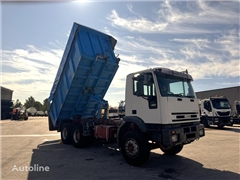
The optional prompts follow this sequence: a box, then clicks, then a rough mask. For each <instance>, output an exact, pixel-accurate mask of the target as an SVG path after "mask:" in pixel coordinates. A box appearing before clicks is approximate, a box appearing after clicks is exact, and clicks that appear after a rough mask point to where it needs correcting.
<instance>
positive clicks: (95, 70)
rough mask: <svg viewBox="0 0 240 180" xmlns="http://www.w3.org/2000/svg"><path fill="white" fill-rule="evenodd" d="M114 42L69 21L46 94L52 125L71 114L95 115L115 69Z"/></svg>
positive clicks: (83, 116)
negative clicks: (52, 82)
mask: <svg viewBox="0 0 240 180" xmlns="http://www.w3.org/2000/svg"><path fill="white" fill-rule="evenodd" d="M116 43H117V41H116V40H115V39H114V38H113V37H111V36H109V35H106V34H104V33H101V32H98V31H96V30H93V29H90V28H88V27H85V26H82V25H79V24H77V23H74V24H73V27H72V30H71V33H70V36H69V39H68V43H67V46H66V49H65V51H64V54H63V58H62V61H61V64H60V66H59V69H58V72H57V75H56V78H55V81H54V84H53V87H52V90H51V93H50V97H49V118H50V119H51V121H52V124H53V126H54V127H58V126H59V124H60V122H61V121H62V120H66V119H70V118H71V117H74V116H79V117H81V118H93V117H94V116H95V114H96V112H97V110H98V106H99V105H101V103H102V100H103V98H104V96H105V94H106V92H107V90H108V88H109V85H110V83H111V81H112V79H113V77H114V75H115V74H116V71H117V69H118V62H119V60H118V59H117V58H116V57H115V55H114V52H113V50H114V47H115V45H116Z"/></svg>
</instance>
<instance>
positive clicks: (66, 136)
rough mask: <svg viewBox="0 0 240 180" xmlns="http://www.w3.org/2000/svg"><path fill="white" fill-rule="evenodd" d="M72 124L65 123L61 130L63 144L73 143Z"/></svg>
mask: <svg viewBox="0 0 240 180" xmlns="http://www.w3.org/2000/svg"><path fill="white" fill-rule="evenodd" d="M71 127H72V126H71V124H69V123H65V124H63V125H62V128H61V140H62V142H63V144H70V143H71V134H72V132H71V130H72V128H71Z"/></svg>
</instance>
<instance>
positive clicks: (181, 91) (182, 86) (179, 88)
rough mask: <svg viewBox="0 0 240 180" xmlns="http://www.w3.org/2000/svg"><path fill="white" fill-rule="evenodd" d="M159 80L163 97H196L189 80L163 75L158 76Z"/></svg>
mask: <svg viewBox="0 0 240 180" xmlns="http://www.w3.org/2000/svg"><path fill="white" fill-rule="evenodd" d="M157 80H158V85H159V89H160V93H161V95H162V96H176V97H189V98H194V97H195V94H194V91H193V88H192V85H191V82H190V80H188V79H184V78H180V77H176V76H169V75H164V74H162V75H157Z"/></svg>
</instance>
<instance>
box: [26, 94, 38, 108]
mask: <svg viewBox="0 0 240 180" xmlns="http://www.w3.org/2000/svg"><path fill="white" fill-rule="evenodd" d="M35 102H36V101H35V99H34V97H32V96H30V97H29V98H28V99H26V102H25V103H24V106H25V108H26V109H28V108H30V107H34V104H35ZM35 108H36V107H35Z"/></svg>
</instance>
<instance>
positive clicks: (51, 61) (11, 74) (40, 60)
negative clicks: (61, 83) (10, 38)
mask: <svg viewBox="0 0 240 180" xmlns="http://www.w3.org/2000/svg"><path fill="white" fill-rule="evenodd" d="M1 54H2V86H4V87H7V88H9V89H12V90H14V92H13V99H15V100H16V99H19V100H20V101H21V102H22V103H24V102H25V99H27V98H28V97H30V96H33V97H34V98H35V100H38V101H41V102H42V101H43V100H44V99H45V98H47V97H48V96H49V94H50V90H51V88H52V84H53V81H54V79H55V76H56V72H57V68H58V66H59V63H60V61H61V58H62V54H63V50H61V49H50V50H42V49H39V48H36V47H34V46H32V45H29V46H27V47H26V49H16V50H11V51H10V50H2V51H1Z"/></svg>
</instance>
